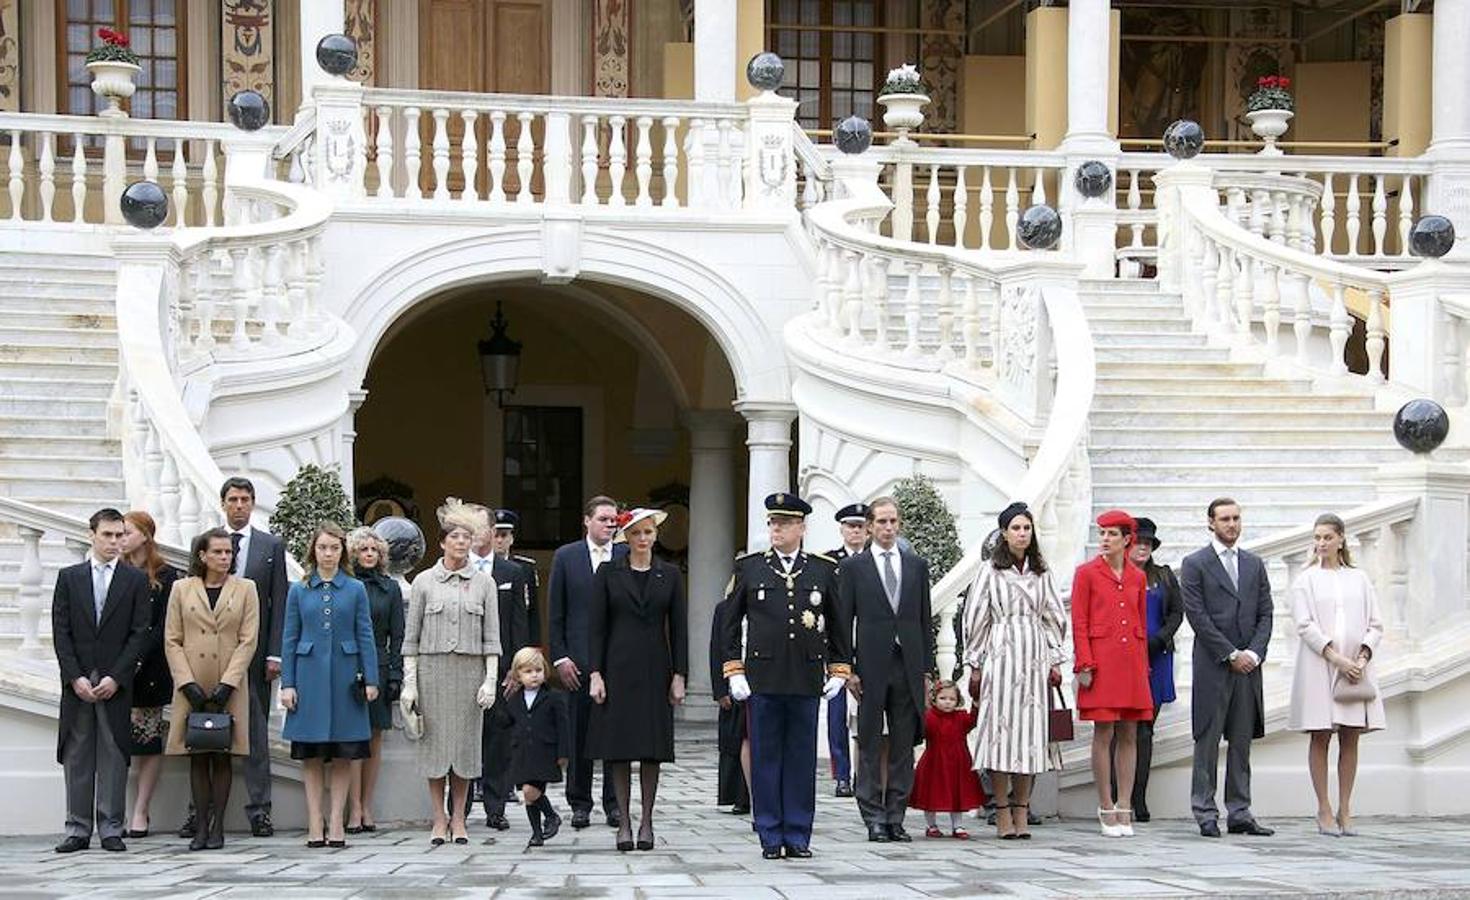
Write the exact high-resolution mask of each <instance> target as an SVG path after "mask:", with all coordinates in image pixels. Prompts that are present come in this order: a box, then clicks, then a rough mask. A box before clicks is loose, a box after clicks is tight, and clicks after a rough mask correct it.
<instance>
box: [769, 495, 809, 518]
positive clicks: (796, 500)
mask: <svg viewBox="0 0 1470 900" xmlns="http://www.w3.org/2000/svg"><path fill="white" fill-rule="evenodd" d="M811 512H812V505H811V504H810V503H808V502H806V501H805V500H803V499H801V498H800V497H798V496H796V495H795V494H787V493H780V494H772V495H770V496H769V497H767V498H766V513H767V514H769V515H772V516H789V517H791V518H793V519H804V518H806V517H807V516H809V515H811Z"/></svg>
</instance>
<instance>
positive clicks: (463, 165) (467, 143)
mask: <svg viewBox="0 0 1470 900" xmlns="http://www.w3.org/2000/svg"><path fill="white" fill-rule="evenodd" d="M459 118H460V121H461V122H463V123H464V139H463V140H462V141H461V142H460V145H459V169H460V171H461V172H462V173H463V174H464V189H463V190H461V191H460V192H459V199H461V200H466V201H469V202H470V203H473V202H475V201H476V200H479V199H480V186H479V184H477V183H476V178H477V176H479V174H480V136H479V135H477V134H476V133H475V128H476V126H477V125H479V124H480V111H479V110H477V109H462V110H460V112H459Z"/></svg>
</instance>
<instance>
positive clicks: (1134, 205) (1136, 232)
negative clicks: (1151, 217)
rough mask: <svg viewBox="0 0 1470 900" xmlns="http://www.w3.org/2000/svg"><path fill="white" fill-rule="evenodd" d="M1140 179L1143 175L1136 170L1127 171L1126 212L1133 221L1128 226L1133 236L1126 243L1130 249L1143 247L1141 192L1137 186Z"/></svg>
mask: <svg viewBox="0 0 1470 900" xmlns="http://www.w3.org/2000/svg"><path fill="white" fill-rule="evenodd" d="M1141 177H1143V173H1142V172H1140V171H1139V170H1137V169H1130V170H1129V171H1128V211H1129V212H1130V213H1132V215H1133V221H1132V223H1131V224H1129V226H1128V230H1129V231H1131V232H1132V233H1133V236H1132V238H1131V239H1130V240H1129V242H1128V243H1129V246H1132V247H1142V246H1143V221H1142V220H1141V219H1140V218H1139V216H1140V215H1141V213H1142V212H1143V190H1142V189H1141V188H1140V187H1139V185H1138V179H1139V178H1141Z"/></svg>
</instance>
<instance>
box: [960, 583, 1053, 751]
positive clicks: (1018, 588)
mask: <svg viewBox="0 0 1470 900" xmlns="http://www.w3.org/2000/svg"><path fill="white" fill-rule="evenodd" d="M1066 622H1067V613H1066V611H1065V610H1064V609H1063V608H1062V601H1061V599H1060V598H1059V597H1058V596H1057V590H1056V586H1055V585H1053V584H1052V580H1051V575H1050V574H1049V573H1042V574H1039V575H1038V574H1036V573H1033V572H1031V571H1030V570H1029V569H1026V570H1023V571H1017V570H1016V569H1014V568H1010V569H1005V570H1000V569H996V568H995V567H994V566H992V565H990V564H989V563H986V564H983V565H982V566H981V567H980V574H979V575H978V576H976V578H975V582H974V583H973V584H972V585H970V594H969V599H968V600H967V601H966V603H965V664H966V665H968V666H971V667H975V666H979V667H980V696H979V697H978V698H975V701H976V704H977V705H978V707H979V717H978V718H979V722H978V725H977V727H976V728H975V730H974V732H972V733H971V738H970V741H971V744H970V750H971V756H972V757H973V759H974V763H975V768H976V769H992V770H995V771H1000V772H1012V773H1020V774H1035V773H1038V772H1045V771H1047V770H1049V769H1059V768H1061V750H1060V748H1059V747H1058V746H1057V745H1055V744H1049V743H1047V740H1046V721H1047V715H1046V713H1047V674H1048V671H1049V670H1050V668H1051V667H1052V666H1060V665H1062V664H1063V663H1064V662H1065V660H1066V646H1067V644H1066V636H1067V625H1066Z"/></svg>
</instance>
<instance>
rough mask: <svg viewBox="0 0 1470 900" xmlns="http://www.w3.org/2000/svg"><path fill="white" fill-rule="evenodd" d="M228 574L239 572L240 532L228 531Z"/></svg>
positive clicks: (237, 573)
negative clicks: (229, 553) (229, 554)
mask: <svg viewBox="0 0 1470 900" xmlns="http://www.w3.org/2000/svg"><path fill="white" fill-rule="evenodd" d="M230 552H231V556H230V574H231V575H239V574H240V532H238V531H232V532H230Z"/></svg>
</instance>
